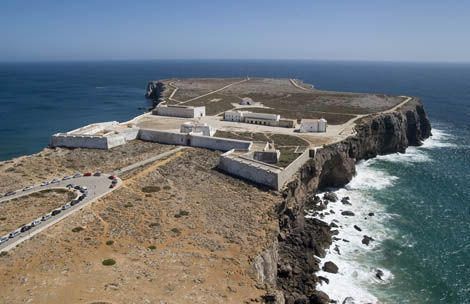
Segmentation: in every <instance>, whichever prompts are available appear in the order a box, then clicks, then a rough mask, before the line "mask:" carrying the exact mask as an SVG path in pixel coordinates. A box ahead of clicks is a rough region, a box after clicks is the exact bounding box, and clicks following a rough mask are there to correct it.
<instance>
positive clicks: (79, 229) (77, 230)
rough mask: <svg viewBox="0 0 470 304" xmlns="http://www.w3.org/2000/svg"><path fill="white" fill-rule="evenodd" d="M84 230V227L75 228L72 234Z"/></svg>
mask: <svg viewBox="0 0 470 304" xmlns="http://www.w3.org/2000/svg"><path fill="white" fill-rule="evenodd" d="M82 230H84V229H83V227H75V228H73V229H72V232H80V231H82Z"/></svg>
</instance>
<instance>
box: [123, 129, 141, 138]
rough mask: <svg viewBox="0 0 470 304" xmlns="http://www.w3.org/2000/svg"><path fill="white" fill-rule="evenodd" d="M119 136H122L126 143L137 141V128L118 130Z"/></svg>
mask: <svg viewBox="0 0 470 304" xmlns="http://www.w3.org/2000/svg"><path fill="white" fill-rule="evenodd" d="M119 134H120V135H123V136H124V138H125V139H126V141H127V140H134V139H137V136H138V135H139V128H128V129H124V130H120V131H119Z"/></svg>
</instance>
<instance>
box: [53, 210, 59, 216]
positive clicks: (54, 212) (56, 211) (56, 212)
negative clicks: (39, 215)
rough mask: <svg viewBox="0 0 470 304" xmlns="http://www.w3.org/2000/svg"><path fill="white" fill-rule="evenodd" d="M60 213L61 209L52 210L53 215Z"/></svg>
mask: <svg viewBox="0 0 470 304" xmlns="http://www.w3.org/2000/svg"><path fill="white" fill-rule="evenodd" d="M59 213H60V209H56V210H54V211H52V213H51V215H52V216H56V215H57V214H59Z"/></svg>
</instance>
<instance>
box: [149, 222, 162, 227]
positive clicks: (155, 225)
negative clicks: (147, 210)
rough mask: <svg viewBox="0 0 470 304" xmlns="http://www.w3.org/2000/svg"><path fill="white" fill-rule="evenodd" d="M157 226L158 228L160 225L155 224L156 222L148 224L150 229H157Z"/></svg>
mask: <svg viewBox="0 0 470 304" xmlns="http://www.w3.org/2000/svg"><path fill="white" fill-rule="evenodd" d="M159 226H160V224H159V223H156V222H154V223H150V224H149V227H151V228H152V227H159Z"/></svg>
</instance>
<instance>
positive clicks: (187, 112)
mask: <svg viewBox="0 0 470 304" xmlns="http://www.w3.org/2000/svg"><path fill="white" fill-rule="evenodd" d="M152 114H154V115H160V116H172V117H184V118H196V117H203V116H206V107H204V106H201V107H191V106H178V105H168V106H159V107H156V108H155V109H154V110H153V112H152Z"/></svg>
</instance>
